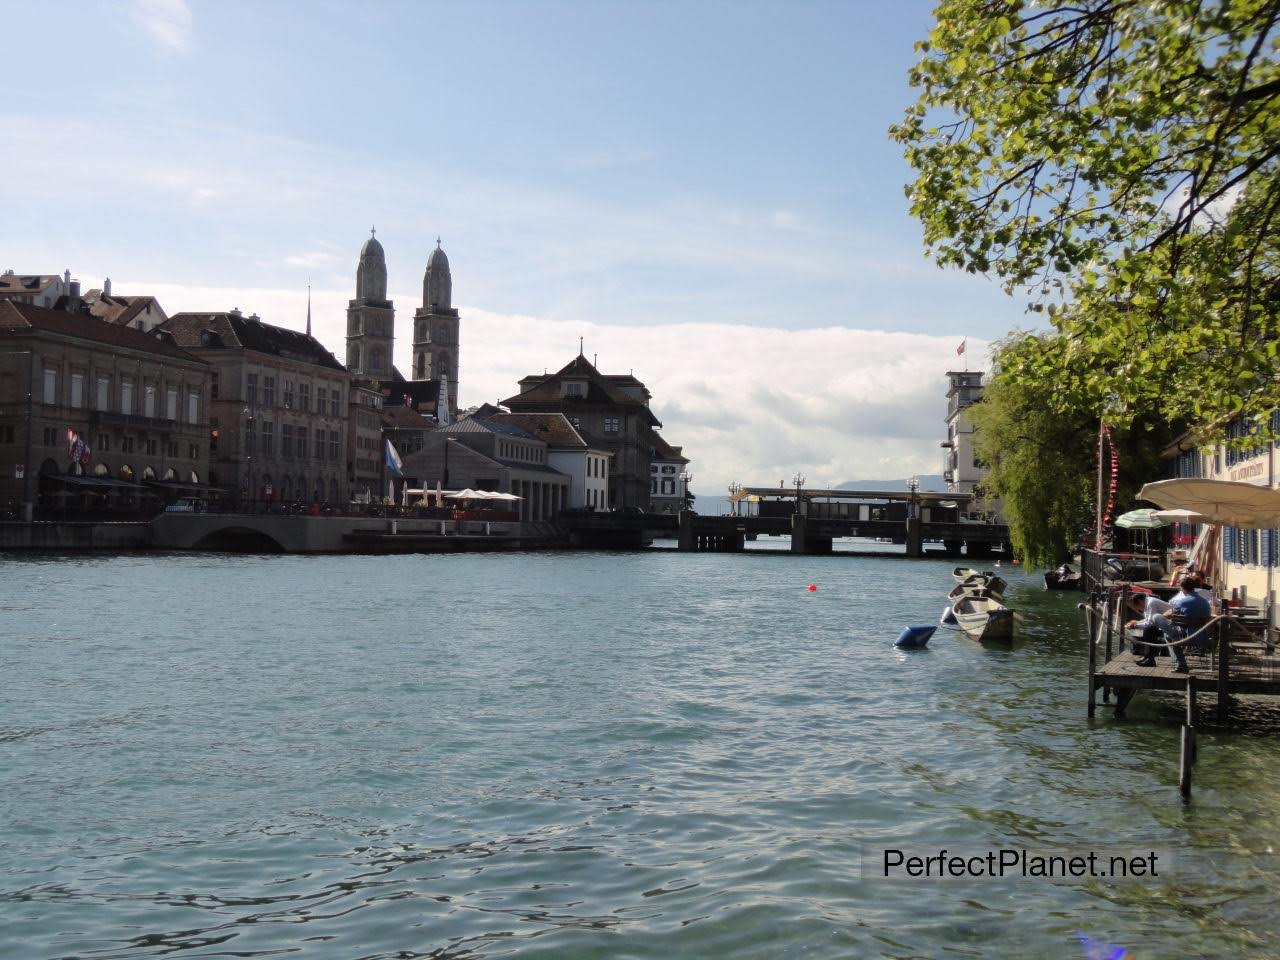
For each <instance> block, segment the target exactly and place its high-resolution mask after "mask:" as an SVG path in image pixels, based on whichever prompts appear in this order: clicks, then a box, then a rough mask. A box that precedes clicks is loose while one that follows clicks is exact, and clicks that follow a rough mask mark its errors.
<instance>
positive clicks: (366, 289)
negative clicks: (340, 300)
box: [347, 231, 396, 380]
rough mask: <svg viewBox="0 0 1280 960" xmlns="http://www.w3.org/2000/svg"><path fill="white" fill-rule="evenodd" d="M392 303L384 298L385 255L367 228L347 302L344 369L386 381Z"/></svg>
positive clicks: (390, 354) (392, 335)
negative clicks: (352, 296)
mask: <svg viewBox="0 0 1280 960" xmlns="http://www.w3.org/2000/svg"><path fill="white" fill-rule="evenodd" d="M395 326H396V311H395V306H394V304H392V302H391V301H390V300H388V299H387V258H386V253H385V251H384V250H383V249H382V244H381V243H379V242H378V238H377V235H376V233H375V232H374V231H370V236H369V239H368V240H366V241H365V242H364V246H363V247H361V248H360V261H359V263H358V264H357V265H356V296H355V299H354V300H352V301H351V302H350V303H349V304H348V305H347V369H348V370H349V371H351V373H352V375H354V376H356V377H359V378H361V379H365V380H390V379H391V377H392V374H391V371H392V367H393V366H394V359H393V352H394V350H395V343H396V333H395Z"/></svg>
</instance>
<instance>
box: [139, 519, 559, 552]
mask: <svg viewBox="0 0 1280 960" xmlns="http://www.w3.org/2000/svg"><path fill="white" fill-rule="evenodd" d="M151 537H152V546H154V547H157V548H159V549H162V550H233V551H245V552H255V553H395V552H420V551H429V550H438V551H454V550H485V549H491V550H519V549H532V548H536V547H545V546H553V545H559V544H560V543H562V542H563V534H562V533H561V532H560V531H558V530H557V529H556V528H555V527H553V526H552V525H551V524H547V523H518V522H500V523H499V522H495V523H486V522H481V521H475V520H391V519H384V518H382V517H309V516H276V515H273V514H237V513H165V514H161V515H160V516H159V517H157V518H156V519H155V520H154V521H153V524H152V534H151Z"/></svg>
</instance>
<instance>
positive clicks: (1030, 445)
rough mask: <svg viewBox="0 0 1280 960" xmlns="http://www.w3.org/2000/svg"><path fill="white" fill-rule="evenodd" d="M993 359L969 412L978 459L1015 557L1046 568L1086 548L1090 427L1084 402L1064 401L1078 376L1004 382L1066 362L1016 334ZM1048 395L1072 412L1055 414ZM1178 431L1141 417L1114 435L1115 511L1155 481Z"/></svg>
mask: <svg viewBox="0 0 1280 960" xmlns="http://www.w3.org/2000/svg"><path fill="white" fill-rule="evenodd" d="M995 356H996V358H997V362H998V363H999V365H1000V366H999V372H998V373H997V375H996V376H995V377H993V378H992V379H991V380H990V382H989V384H988V386H987V387H986V389H985V391H984V393H983V397H982V402H981V403H977V404H974V405H973V406H971V407H969V408H968V416H969V418H970V420H971V422H972V423H973V425H974V427H975V432H974V443H975V450H976V453H977V455H978V456H979V457H981V458H982V459H983V460H984V461H985V462H986V463H987V465H988V474H987V477H986V479H985V481H984V486H985V488H986V490H987V492H988V493H989V494H990V495H992V496H997V497H999V498H1000V500H1001V503H1002V507H1003V514H1004V518H1005V521H1006V522H1007V523H1008V524H1009V536H1010V539H1011V541H1012V543H1013V548H1014V552H1015V553H1016V554H1017V555H1018V556H1019V557H1021V558H1022V559H1023V561H1024V562H1025V563H1027V564H1028V565H1029V566H1052V565H1054V564H1056V563H1058V562H1060V561H1061V560H1062V559H1064V558H1065V557H1066V556H1068V555H1069V553H1070V552H1071V550H1072V548H1073V547H1075V546H1076V545H1077V544H1079V543H1081V542H1083V541H1086V540H1087V539H1088V537H1087V534H1088V532H1089V531H1090V530H1091V528H1092V526H1093V523H1094V514H1093V503H1094V499H1095V484H1096V474H1095V471H1094V461H1095V451H1096V450H1097V443H1098V418H1097V417H1096V416H1095V415H1092V414H1091V413H1090V412H1089V410H1088V409H1086V407H1087V404H1086V403H1085V398H1084V396H1083V395H1081V394H1079V393H1073V392H1072V389H1071V383H1072V382H1078V379H1079V378H1078V376H1077V372H1076V371H1072V373H1071V374H1070V375H1069V376H1068V377H1067V378H1066V380H1065V382H1060V381H1054V380H1047V379H1043V378H1035V377H1026V376H1013V375H1010V374H1009V373H1008V370H1009V369H1010V368H1014V369H1017V368H1024V367H1029V366H1030V367H1034V366H1038V365H1040V364H1043V363H1044V362H1046V358H1047V357H1059V358H1062V357H1066V356H1069V354H1068V351H1067V348H1066V345H1065V344H1064V342H1063V338H1062V337H1061V336H1060V335H1057V334H1030V333H1022V334H1014V335H1012V336H1010V337H1009V338H1008V339H1006V340H1004V341H1001V342H1000V343H999V344H997V345H996V352H995ZM1065 365H1066V366H1067V367H1069V368H1070V367H1073V366H1074V362H1073V361H1071V360H1068V361H1067V363H1066V364H1065ZM1053 395H1056V397H1057V399H1056V401H1055V402H1056V403H1057V404H1063V403H1071V404H1074V409H1072V410H1068V411H1064V410H1062V409H1061V407H1060V406H1059V407H1058V408H1055V407H1054V406H1053V405H1052V404H1051V403H1050V397H1051V396H1053ZM1179 428H1180V424H1178V425H1176V426H1168V425H1165V424H1164V423H1163V421H1162V418H1160V417H1151V416H1149V415H1144V414H1142V413H1139V414H1137V415H1135V416H1133V417H1131V418H1130V423H1129V425H1128V426H1126V427H1117V428H1116V429H1115V430H1114V431H1113V435H1112V439H1113V441H1114V442H1115V445H1116V449H1117V452H1118V454H1119V456H1120V461H1121V463H1122V465H1123V466H1124V469H1123V470H1122V472H1121V478H1120V487H1119V489H1118V490H1117V500H1116V502H1117V504H1119V505H1121V506H1120V508H1121V509H1127V508H1128V506H1129V505H1130V504H1131V503H1132V502H1133V500H1134V498H1135V496H1136V495H1137V492H1138V487H1139V486H1140V485H1141V483H1142V480H1143V479H1146V478H1150V477H1152V476H1156V475H1158V469H1159V463H1158V458H1159V454H1160V451H1161V449H1163V448H1164V447H1165V446H1166V445H1167V444H1168V443H1169V442H1170V441H1171V439H1172V436H1173V433H1174V431H1175V430H1177V429H1179Z"/></svg>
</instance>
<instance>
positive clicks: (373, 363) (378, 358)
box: [369, 347, 382, 373]
mask: <svg viewBox="0 0 1280 960" xmlns="http://www.w3.org/2000/svg"><path fill="white" fill-rule="evenodd" d="M369 368H370V370H372V371H373V372H374V373H379V372H381V370H382V348H381V347H374V348H373V350H372V351H370V363H369Z"/></svg>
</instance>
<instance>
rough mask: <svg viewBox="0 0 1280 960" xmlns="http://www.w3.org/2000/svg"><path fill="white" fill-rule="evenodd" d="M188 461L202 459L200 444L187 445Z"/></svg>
mask: <svg viewBox="0 0 1280 960" xmlns="http://www.w3.org/2000/svg"><path fill="white" fill-rule="evenodd" d="M187 459H188V460H199V459H200V444H198V443H189V444H187Z"/></svg>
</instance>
